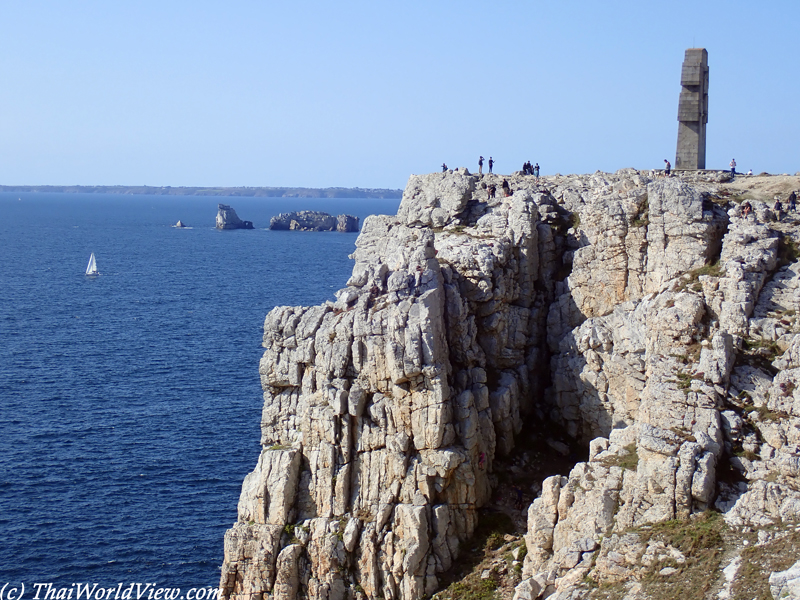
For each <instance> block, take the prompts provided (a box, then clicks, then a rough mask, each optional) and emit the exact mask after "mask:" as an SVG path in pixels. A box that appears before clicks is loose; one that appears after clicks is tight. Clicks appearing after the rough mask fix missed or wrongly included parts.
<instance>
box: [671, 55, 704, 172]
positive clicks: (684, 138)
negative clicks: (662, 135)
mask: <svg viewBox="0 0 800 600" xmlns="http://www.w3.org/2000/svg"><path fill="white" fill-rule="evenodd" d="M706 123H708V52H707V51H706V49H705V48H689V49H688V50H687V51H686V56H685V57H684V59H683V67H682V68H681V95H680V99H679V101H678V150H677V152H676V155H675V168H676V169H678V170H681V169H683V170H691V169H705V168H706Z"/></svg>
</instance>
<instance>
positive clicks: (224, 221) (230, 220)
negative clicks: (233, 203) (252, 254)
mask: <svg viewBox="0 0 800 600" xmlns="http://www.w3.org/2000/svg"><path fill="white" fill-rule="evenodd" d="M218 208H219V211H218V212H217V229H253V222H252V221H242V219H240V218H239V215H237V214H236V211H235V210H233V208H231V207H230V206H228V205H227V204H220V205H219V206H218Z"/></svg>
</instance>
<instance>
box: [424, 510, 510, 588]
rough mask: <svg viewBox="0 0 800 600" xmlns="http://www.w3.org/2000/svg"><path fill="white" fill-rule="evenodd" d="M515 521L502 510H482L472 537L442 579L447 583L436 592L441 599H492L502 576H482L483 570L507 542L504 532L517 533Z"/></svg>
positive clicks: (443, 582)
mask: <svg viewBox="0 0 800 600" xmlns="http://www.w3.org/2000/svg"><path fill="white" fill-rule="evenodd" d="M514 532H515V526H514V521H513V520H512V519H511V517H509V516H508V515H507V514H506V513H504V512H501V511H493V510H483V511H481V514H480V517H479V520H478V526H477V527H476V528H475V533H474V534H473V536H472V538H471V539H470V540H469V541H468V542H466V543H465V546H462V551H461V553H460V554H459V557H458V560H457V561H454V564H453V568H452V569H451V570H450V571H448V572H446V573H443V574H442V576H441V577H440V579H439V581H440V583H441V584H442V585H447V587H446V588H445V589H444V590H442V591H441V592H438V593H436V594H435V597H436V599H437V600H465V598H466V599H469V600H492V599H493V598H494V597H495V590H496V589H497V588H498V586H499V585H500V576H499V575H498V574H497V573H494V572H493V573H492V577H491V578H489V579H481V572H482V571H483V570H484V566H483V565H486V566H485V568H489V566H488V565H489V564H490V561H491V557H492V556H493V554H494V552H495V550H496V549H497V548H499V547H500V546H502V545H503V543H504V536H505V534H507V533H514Z"/></svg>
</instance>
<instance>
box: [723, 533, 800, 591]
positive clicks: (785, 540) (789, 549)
mask: <svg viewBox="0 0 800 600" xmlns="http://www.w3.org/2000/svg"><path fill="white" fill-rule="evenodd" d="M799 555H800V532H796V531H795V532H793V533H791V534H789V535H788V536H786V537H782V538H780V539H778V540H774V541H771V542H767V543H766V544H763V545H762V546H752V547H750V548H746V549H745V550H744V551H743V552H742V564H741V567H739V573H738V574H737V576H736V579H735V580H734V584H733V588H732V589H731V591H732V598H733V600H753V599H756V600H767V599H771V598H772V595H771V593H770V590H769V576H770V573H772V572H773V571H785V570H786V569H788V568H789V567H791V566H792V565H793V564H794V563H795V561H796V560H797V557H798V556H799Z"/></svg>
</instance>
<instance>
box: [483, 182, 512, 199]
mask: <svg viewBox="0 0 800 600" xmlns="http://www.w3.org/2000/svg"><path fill="white" fill-rule="evenodd" d="M500 187H501V188H503V197H505V198H508V197H509V196H510V195H511V186H510V185H508V179H503V184H502V185H501V186H500ZM486 191H487V192H488V193H489V198H494V197H495V194H497V186H496V185H495V184H493V183H492V184H490V185H489V187H487V188H486Z"/></svg>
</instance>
